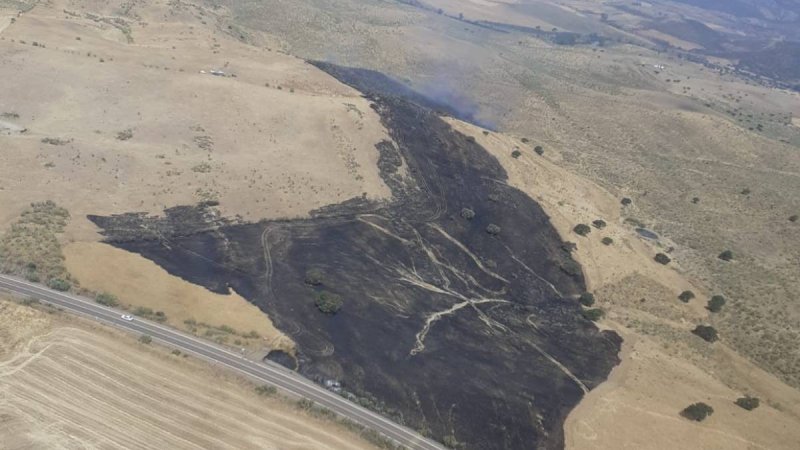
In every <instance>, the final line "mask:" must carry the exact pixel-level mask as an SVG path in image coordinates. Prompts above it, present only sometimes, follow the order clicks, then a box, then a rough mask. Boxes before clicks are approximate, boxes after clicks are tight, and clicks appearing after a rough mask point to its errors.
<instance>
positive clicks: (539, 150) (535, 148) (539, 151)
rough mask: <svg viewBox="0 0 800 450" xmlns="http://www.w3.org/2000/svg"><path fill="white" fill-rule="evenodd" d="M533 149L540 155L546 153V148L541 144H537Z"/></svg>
mask: <svg viewBox="0 0 800 450" xmlns="http://www.w3.org/2000/svg"><path fill="white" fill-rule="evenodd" d="M533 151H534V152H536V154H537V155H539V156H542V155H544V149H543V148H542V146H541V145H537V146H536V147H533Z"/></svg>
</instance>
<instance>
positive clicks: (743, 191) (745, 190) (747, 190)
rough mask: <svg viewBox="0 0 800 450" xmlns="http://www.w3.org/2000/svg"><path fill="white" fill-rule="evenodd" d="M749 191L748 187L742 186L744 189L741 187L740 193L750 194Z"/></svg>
mask: <svg viewBox="0 0 800 450" xmlns="http://www.w3.org/2000/svg"><path fill="white" fill-rule="evenodd" d="M750 192H751V191H750V188H744V189H742V192H741V194H742V195H750Z"/></svg>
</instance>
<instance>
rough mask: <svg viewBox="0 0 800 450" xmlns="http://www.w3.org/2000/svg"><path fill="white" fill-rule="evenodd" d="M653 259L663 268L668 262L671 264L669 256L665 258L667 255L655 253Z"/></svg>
mask: <svg viewBox="0 0 800 450" xmlns="http://www.w3.org/2000/svg"><path fill="white" fill-rule="evenodd" d="M653 259H655V260H656V262H657V263H659V264H663V265H665V266H666V265H667V264H669V263H670V262H672V260H671V259H670V258H669V256H667V255H665V254H663V253H656V256H655V257H654V258H653Z"/></svg>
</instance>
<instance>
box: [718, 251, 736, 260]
mask: <svg viewBox="0 0 800 450" xmlns="http://www.w3.org/2000/svg"><path fill="white" fill-rule="evenodd" d="M717 258H719V259H721V260H723V261H731V260H733V252H732V251H730V250H725V251H723V252H722V253H720V254H719V256H717Z"/></svg>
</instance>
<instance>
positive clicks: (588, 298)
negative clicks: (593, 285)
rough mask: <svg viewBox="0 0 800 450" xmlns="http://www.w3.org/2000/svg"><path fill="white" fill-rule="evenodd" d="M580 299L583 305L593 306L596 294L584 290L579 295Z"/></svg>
mask: <svg viewBox="0 0 800 450" xmlns="http://www.w3.org/2000/svg"><path fill="white" fill-rule="evenodd" d="M578 301H579V302H581V305H583V306H587V307H588V306H592V305H594V294H592V293H591V292H584V293H583V294H581V296H580V297H578Z"/></svg>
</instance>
